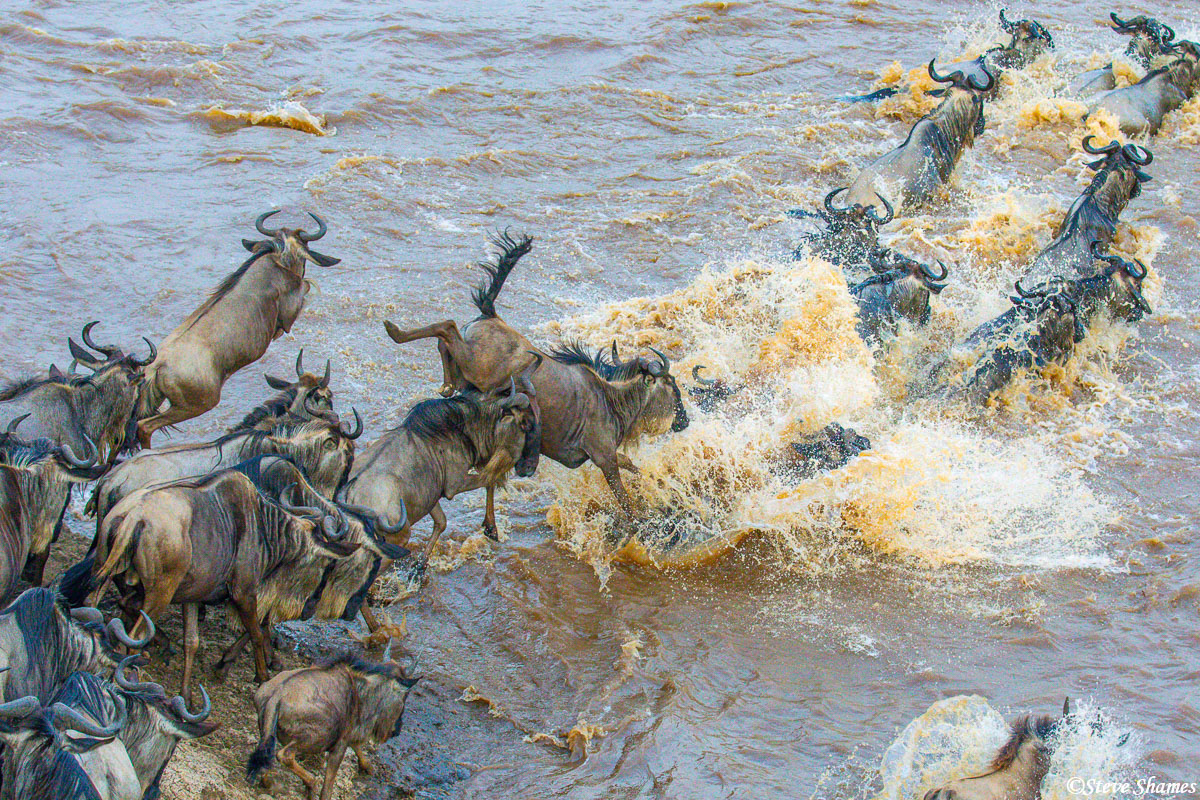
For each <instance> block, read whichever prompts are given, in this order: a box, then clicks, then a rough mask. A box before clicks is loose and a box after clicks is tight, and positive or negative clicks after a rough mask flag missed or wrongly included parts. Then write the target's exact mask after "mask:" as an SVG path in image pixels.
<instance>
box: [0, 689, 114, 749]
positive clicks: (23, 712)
mask: <svg viewBox="0 0 1200 800" xmlns="http://www.w3.org/2000/svg"><path fill="white" fill-rule="evenodd" d="M112 699H113V703H114V704H115V705H116V706H117V715H118V718H117V720H116V721H114V722H112V723H111V724H109V725H97V724H96V723H95V722H93V721H92V720H90V719H88V718H87V717H85V716H83V715H82V714H80V713H79V712H78V711H76V710H75V709H73V708H71V707H70V706H68V705H65V704H63V703H55V704H54V705H52V706H50V709H49V711H50V718H51V721H52V722H53V724H54V727H55V728H57V729H58V730H60V731H64V730H70V731H77V732H78V733H82V734H83V735H85V736H91V737H94V738H96V739H111V738H112V737H114V736H116V735H117V733H119V732H120V730H121V728H123V727H125V720H126V719H127V716H126V710H125V699H124V698H123V697H121V696H120V695H114V696H113V698H112ZM41 710H42V704H41V702H40V701H39V700H38V699H37V698H36V697H33V696H32V695H30V696H29V697H21V698H18V699H16V700H11V701H9V702H7V703H3V704H0V717H4V718H6V719H24V718H25V717H28V716H29V715H30V714H36V713H38V712H39V711H41Z"/></svg>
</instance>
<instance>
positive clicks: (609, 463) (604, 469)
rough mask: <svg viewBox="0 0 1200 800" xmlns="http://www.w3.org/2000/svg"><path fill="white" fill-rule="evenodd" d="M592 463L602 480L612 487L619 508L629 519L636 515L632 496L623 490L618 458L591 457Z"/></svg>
mask: <svg viewBox="0 0 1200 800" xmlns="http://www.w3.org/2000/svg"><path fill="white" fill-rule="evenodd" d="M592 463H594V464H595V465H596V466H597V467H599V468H600V473H601V474H602V475H604V480H605V481H607V482H608V488H609V489H612V493H613V495H614V496H615V497H616V498H617V503H618V504H620V506H621V510H622V511H624V512H625V515H626V516H627V517H629V518H630V519H633V518H635V517H636V516H637V513H638V507H637V505H636V504H635V503H634V501H633V498H631V497H630V496H629V493H628V492H627V491H625V484H624V483H622V482H621V473H620V471H619V464H620V458H619V457H614V458H611V459H610V458H603V459H601V460H599V461H597V460H596V458H595V457H594V456H593V457H592Z"/></svg>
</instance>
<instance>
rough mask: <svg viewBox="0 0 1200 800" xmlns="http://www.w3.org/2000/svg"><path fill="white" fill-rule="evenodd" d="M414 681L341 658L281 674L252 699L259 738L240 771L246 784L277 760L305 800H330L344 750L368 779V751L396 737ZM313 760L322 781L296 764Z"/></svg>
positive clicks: (386, 667) (386, 666)
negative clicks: (321, 764) (303, 790)
mask: <svg viewBox="0 0 1200 800" xmlns="http://www.w3.org/2000/svg"><path fill="white" fill-rule="evenodd" d="M418 680H420V678H419V677H418V678H410V677H408V675H406V674H405V672H404V669H403V668H402V667H401V666H400V665H399V664H398V663H396V662H395V661H391V660H387V659H386V656H385V661H384V662H383V663H382V664H372V663H370V662H367V661H364V660H362V659H359V658H354V657H350V656H343V657H340V658H337V659H334V660H333V661H331V662H329V663H327V664H324V665H322V666H314V667H308V668H306V669H294V670H290V671H288V672H281V673H280V674H278V675H276V676H275V677H274V678H272V679H271V680H270V681H268V682H267V683H264V684H263V685H262V686H260V687H258V690H257V691H256V692H255V693H254V706H255V708H257V709H258V730H259V738H258V746H257V747H256V748H255V749H254V752H253V753H251V754H250V759H249V761H248V763H247V765H246V778H247V780H249V781H250V782H251V783H255V782H257V781H259V780H260V779H261V778H262V776H263V774H264V773H265V772H266V771H267V770H269V769H270V768H271V765H272V764H273V763H274V761H275V758H276V757H278V758H279V760H280V761H282V762H283V764H284V766H286V767H287V768H288V769H289V770H291V771H292V772H293V773H295V774H296V775H297V776H298V777H299V778H300V780H302V781H304V785H305V786H306V787H308V796H309V799H310V800H329V797H330V794H331V793H332V791H333V782H334V779H335V778H336V777H337V773H338V768H339V767H341V765H342V758H343V757H345V755H346V749H347V748H353V750H354V755H355V756H356V757H357V758H358V767H359V769H360V770H362V771H363V772H368V773H369V772H371V771H372V769H371V764H370V762H369V761H368V760H367V755H366V752H365V751H366V747H367V746H368V745H370V744H372V743H381V742H385V741H387V740H388V739H391V738H394V737H396V736H398V735H399V734H400V727H401V724H402V723H403V720H404V705H405V701H406V700H407V699H408V693H409V692H410V691H411V690H412V687H413V686H415V685H416V683H417V681H418ZM281 744H282V745H283V747H282V749H279V750H278V752H276V749H277V748H278V747H279V745H281ZM317 755H319V756H324V757H325V776H324V780H322V779H321V778H318V777H316V776H315V775H313V774H312V773H310V772H309V771H308V770H306V769H305V768H304V767H302V766H301V765H300V764H299V763H298V762H297V760H296V758H297V756H299V757H303V756H317Z"/></svg>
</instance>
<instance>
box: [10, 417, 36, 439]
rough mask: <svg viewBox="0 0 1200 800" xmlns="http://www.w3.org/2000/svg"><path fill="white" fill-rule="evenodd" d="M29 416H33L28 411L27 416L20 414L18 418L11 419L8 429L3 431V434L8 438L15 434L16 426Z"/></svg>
mask: <svg viewBox="0 0 1200 800" xmlns="http://www.w3.org/2000/svg"><path fill="white" fill-rule="evenodd" d="M31 414H33V412H32V411H30V412H29V414H22V415H21V416H19V417H13V418H12V419H11V420H9V422H8V427H6V428H5V429H4V433H5V434H6V435H8V436H12V435H13V433H15V432H16V430H17V426H18V425H20V424H21V423H22V422H24V421H25V420H27V419H29V417H30V415H31Z"/></svg>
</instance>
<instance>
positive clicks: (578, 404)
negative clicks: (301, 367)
mask: <svg viewBox="0 0 1200 800" xmlns="http://www.w3.org/2000/svg"><path fill="white" fill-rule="evenodd" d="M531 242H532V239H530V238H529V237H527V236H526V237H522V239H521V240H520V241H519V242H517V241H514V240H513V239H512V238H510V237H507V236H505V237H503V238H501V239H498V240H497V244H499V245H501V246H502V247H503V248H504V249H503V250H502V252H501V253H500V255H499V258H498V259H497V262H496V264H495V265H486V264H485V265H483V266H484V268H485V269H486V270H487V272H488V273H489V276H490V278H491V280H490V281H489V284H488V286H486V287H483V286H481V287H478V288H477V289H476V290H475V292H474V295H473V297H474V300H475V305H476V307H477V308H479V311H480V314H481V316H480V317H479V318H478V319H476V320H475V321H474V322H472V323H471V324H470V325H468V326H467V328H466V329H465V331H464V335H460V334H459V333H458V329H457V327H455V325H454V322H453V321H452V320H448V321H446V322H442V323H439V324H437V325H431V326H429V327H427V328H421V329H418V330H415V331H408V332H404V331H401V330H400V329H399V328H397V327H396V326H395V325H394V324H392V323H391V322H388V323H385V325H386V327H387V331H388V335H389V336H391V337H392V339H393V341H396V342H401V343H402V342H410V341H414V340H416V339H422V338H429V337H435V338H437V339H438V350H439V351H440V352H441V354H442V367H443V387H442V391H443V393H445V392H446V391H447V390H449V391H453V390H455V389H467V388H475V389H479V390H481V391H482V390H491V389H494V388H496V387H497V386H501V385H503V384H505V383H507V382H508V381H509V380H511V378H512V377H513V376H514V375H516V374H517V373H518V372H520V371H522V370H524V369H526V368H527V367H529V366H530V364H532V363H536V366H535V368H534V371H533V373H532V375H531V376H530V382H531V383H532V384H533V387H534V389H535V390H536V393H537V405H538V409H539V412H540V415H539V419H540V421H541V427H542V455H544V456H547V457H548V458H552V459H554V460H555V461H557V462H558V463H560V464H562V465H564V466H566V467H568V468H569V469H575V468H577V467H579V466H581V465H582V464H583V463H584V462H586V461H589V460H590V461H591V462H592V463H594V464H595V465H596V466H597V467H599V468H600V471H601V473H603V475H604V479H605V480H606V481H607V482H608V485H609V488H611V489H612V491H613V494H614V495H615V496H616V498H617V501H618V502H619V503H620V506H621V509H622V511H623V512H624V513H625V515H626V518H627V519H633V518H634V517H635V516H636V508H635V507H634V504H633V501H632V499H631V498H630V497H629V494H628V493H627V492H626V491H625V485H624V484H623V483H622V482H621V476H620V475H619V474H618V467H620V468H622V469H627V470H632V471H636V468H635V467H634V466H633V463H632V462H631V461H630V460H629V458H628V457H627V456H625V455H624V454H623V453H619V452H618V449H619V448H620V447H622V446H624V445H627V444H632V443H633V442H635V441H637V440H639V439H640V438H642V437H643V436H646V435H651V436H657V435H660V434H663V433H666V432H667V431H668V430H671V431H681V430H683V429H684V428H686V427H687V426H688V417H687V411H686V410H684V407H683V400H682V398H681V397H680V394H679V387H678V386H677V385H676V383H675V378H674V377H673V376H672V375H671V362H670V360H669V359H668V358H667V357H666V356H665V355H663V354H662V353H661V352H659V351H657V350H654V349H653V348H651V350H652V351H653V352H654V354H655V356H656V357H655V358H654V359H649V358H644V357H638V358H634V359H631V360H628V361H624V362H619V363H614V362H609V361H607V360H606V359H605V357H604V355H603V353H599V354H597V355H596V357H595V358H593V357H592V356H590V355H589V354H588V353H586V352H585V351H584V350H583V349H582V348H580V347H578V346H573V345H568V346H565V347H561V348H559V349H557V350H555V351H552V352H550V353H549V354H544V353H541V351H538V350H537V349H536V348H534V347H533V346H532V345H531V344H530V343H529V340H528V339H526V338H525V337H524V336H522V335H521V334H520V333H518V332H517V331H515V330H514V329H513V328H512V327H510V326H509V325H508V324H507V323H505V322H504V321H503V320H501V319H500V318H499V317H497V316H496V309H495V300H496V296H497V295H498V294H499V293H500V288H501V286H503V284H504V280H505V278H507V277H508V274H509V273H510V272H511V271H512V269H513V267H515V266H516V264H517V261H518V260H519V259H520V257H521V256H522V255H524V254H525V253H528V252H529V249H530V247H531ZM539 355H548V357H546V358H544V359H543V360H542V361H541V362H535V359H536V358H537V356H539ZM412 516H413V515H412V514H411V513H410V519H411V517H412Z"/></svg>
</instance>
